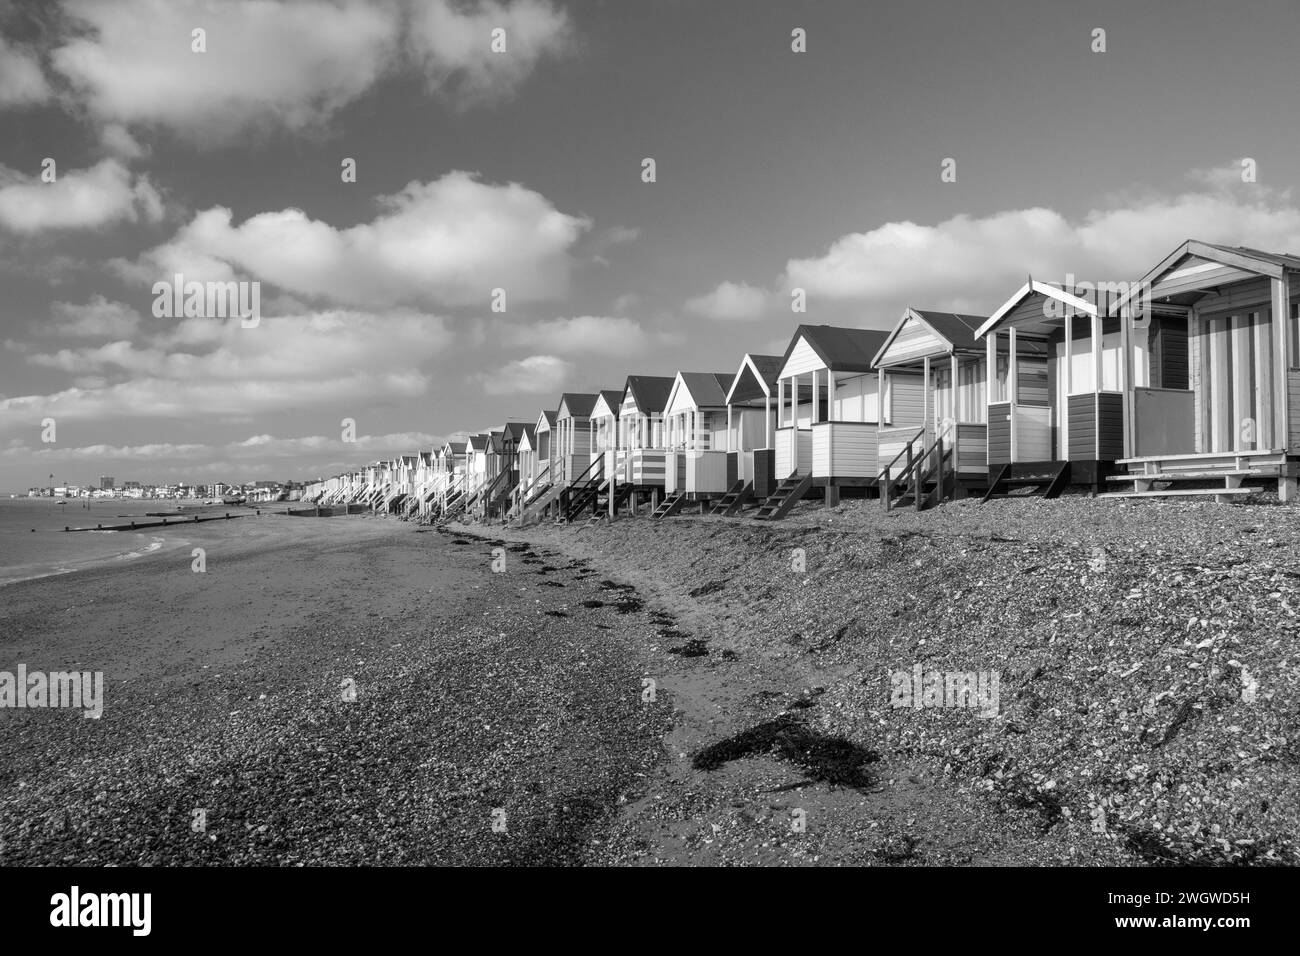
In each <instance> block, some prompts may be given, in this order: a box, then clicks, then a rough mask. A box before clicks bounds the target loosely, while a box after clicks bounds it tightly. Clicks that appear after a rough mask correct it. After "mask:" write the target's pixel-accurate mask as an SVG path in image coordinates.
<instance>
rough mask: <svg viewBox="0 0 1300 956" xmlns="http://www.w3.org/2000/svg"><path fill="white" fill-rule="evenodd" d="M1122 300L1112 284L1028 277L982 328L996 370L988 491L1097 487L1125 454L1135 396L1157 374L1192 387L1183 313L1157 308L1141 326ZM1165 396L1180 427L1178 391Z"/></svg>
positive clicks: (1163, 413) (990, 393) (990, 390)
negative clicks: (1127, 317)
mask: <svg viewBox="0 0 1300 956" xmlns="http://www.w3.org/2000/svg"><path fill="white" fill-rule="evenodd" d="M1125 285H1127V284H1125ZM1118 306H1119V301H1118V299H1117V298H1116V297H1115V296H1114V295H1113V294H1112V290H1109V289H1103V288H1099V287H1096V286H1094V287H1091V288H1088V289H1086V290H1084V289H1079V288H1070V289H1066V288H1063V287H1062V286H1061V285H1058V284H1056V283H1047V282H1041V281H1039V280H1036V279H1034V278H1032V277H1030V279H1029V280H1028V281H1027V282H1026V283H1025V284H1024V285H1023V286H1021V287H1020V289H1019V290H1018V291H1017V292H1016V293H1015V294H1014V295H1012V296H1011V298H1010V299H1008V300H1007V301H1006V302H1005V303H1004V304H1003V305H1002V306H1001V307H1000V308H999V309H998V310H997V311H996V312H994V314H993V315H992V316H990V317H989V319H988V320H987V321H986V322H984V323H983V324H982V325H981V326H980V328H979V329H978V330H977V332H976V337H977V338H978V339H982V340H983V344H984V346H985V350H986V351H985V356H986V358H985V365H986V368H987V369H988V370H989V375H988V382H987V386H986V400H987V406H988V412H987V415H988V445H987V448H988V451H987V454H988V463H989V479H988V480H989V494H990V496H999V495H1001V494H1003V493H1006V492H1009V491H1011V490H1012V489H1014V488H1015V487H1017V486H1032V487H1033V488H1036V490H1037V492H1038V493H1040V494H1043V495H1045V496H1047V497H1053V496H1055V495H1057V494H1060V492H1061V490H1062V489H1063V488H1064V487H1065V486H1067V485H1069V484H1082V485H1088V486H1090V487H1091V488H1092V489H1093V490H1094V491H1096V490H1099V489H1100V488H1102V487H1103V485H1104V482H1105V479H1106V477H1107V476H1108V475H1109V474H1110V473H1111V472H1112V471H1113V470H1114V468H1115V464H1116V462H1119V461H1121V460H1123V459H1124V458H1125V457H1126V448H1127V447H1128V443H1129V438H1127V437H1126V433H1127V431H1128V424H1127V423H1128V421H1129V420H1130V415H1129V413H1128V412H1127V411H1126V409H1127V407H1128V406H1129V404H1130V399H1131V397H1132V395H1133V394H1134V393H1135V392H1136V391H1137V390H1146V392H1144V394H1147V393H1149V392H1150V390H1151V385H1152V381H1153V378H1154V379H1158V380H1160V381H1161V382H1162V383H1164V384H1165V385H1169V386H1171V387H1170V388H1168V389H1163V388H1162V389H1161V391H1167V392H1171V393H1172V392H1177V391H1186V388H1185V386H1186V382H1187V375H1188V369H1187V321H1186V318H1185V317H1182V316H1177V317H1175V316H1172V315H1170V314H1168V311H1169V310H1167V309H1165V310H1158V312H1160V313H1161V314H1156V315H1154V316H1153V317H1152V318H1151V320H1150V323H1149V325H1147V326H1146V327H1145V328H1143V329H1141V333H1140V334H1135V332H1136V331H1137V330H1135V329H1134V328H1133V326H1132V323H1131V322H1125V321H1122V320H1121V318H1120V317H1119V316H1118V314H1115V309H1116V308H1117V307H1118ZM1153 345H1154V347H1155V349H1156V350H1157V352H1156V361H1155V362H1153V361H1152V355H1153V352H1152V348H1153ZM1179 384H1182V385H1183V386H1184V388H1183V389H1179V388H1177V385H1179ZM1159 404H1160V408H1161V410H1160V411H1159V413H1157V414H1155V415H1154V416H1153V417H1155V418H1159V419H1160V420H1162V421H1166V422H1169V425H1170V427H1171V428H1176V427H1177V425H1176V420H1177V418H1178V415H1177V411H1178V408H1179V407H1180V406H1179V398H1178V396H1177V395H1172V394H1170V395H1162V396H1161V397H1160V399H1159Z"/></svg>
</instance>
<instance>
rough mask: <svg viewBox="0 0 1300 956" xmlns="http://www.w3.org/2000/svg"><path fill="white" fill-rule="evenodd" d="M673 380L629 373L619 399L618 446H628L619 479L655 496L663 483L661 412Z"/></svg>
mask: <svg viewBox="0 0 1300 956" xmlns="http://www.w3.org/2000/svg"><path fill="white" fill-rule="evenodd" d="M673 381H674V379H673V378H672V377H670V376H664V375H629V376H628V377H627V382H626V383H624V385H623V398H622V401H621V402H620V403H619V414H618V428H619V447H621V448H626V449H627V458H626V463H627V473H626V475H624V476H620V480H624V481H626V482H627V483H628V484H630V485H632V486H633V487H634V488H636V489H637V490H638V491H639V492H640V491H645V492H648V493H651V494H652V495H656V496H657V494H658V493H659V492H662V490H663V487H664V458H665V451H664V423H663V413H664V408H665V407H666V406H667V404H668V393H669V392H671V391H672V388H673Z"/></svg>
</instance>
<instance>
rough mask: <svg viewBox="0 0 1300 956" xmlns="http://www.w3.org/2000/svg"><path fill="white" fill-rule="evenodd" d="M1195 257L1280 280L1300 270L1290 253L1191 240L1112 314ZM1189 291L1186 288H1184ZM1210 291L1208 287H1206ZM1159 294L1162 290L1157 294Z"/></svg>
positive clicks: (1125, 296) (1118, 301) (1116, 305)
mask: <svg viewBox="0 0 1300 956" xmlns="http://www.w3.org/2000/svg"><path fill="white" fill-rule="evenodd" d="M1189 256H1195V257H1196V258H1198V259H1204V260H1205V261H1206V262H1210V263H1216V264H1218V265H1221V266H1225V267H1227V268H1230V269H1240V270H1242V271H1244V272H1249V273H1253V274H1254V275H1258V276H1267V277H1269V278H1271V279H1280V278H1282V276H1283V275H1284V274H1285V273H1287V272H1300V256H1294V255H1291V254H1290V253H1278V252H1263V251H1261V250H1259V249H1251V248H1249V247H1247V246H1223V245H1217V244H1215V243H1212V242H1201V241H1199V240H1196V239H1188V240H1187V241H1186V242H1184V243H1183V244H1182V245H1181V246H1179V247H1178V248H1177V249H1175V250H1174V251H1173V252H1171V253H1170V254H1169V255H1167V256H1165V258H1164V259H1162V260H1160V262H1159V263H1158V264H1157V265H1156V267H1155V268H1154V269H1152V270H1151V271H1150V272H1148V273H1147V274H1146V275H1145V276H1143V277H1142V279H1141V280H1140V281H1139V282H1137V283H1135V284H1134V285H1133V286H1132V287H1130V289H1129V291H1128V292H1126V293H1125V294H1123V295H1121V296H1120V297H1119V298H1118V299H1116V300H1115V302H1114V303H1113V304H1112V305H1111V308H1110V314H1112V315H1115V314H1118V313H1119V311H1120V309H1122V308H1123V307H1124V306H1126V305H1127V304H1128V303H1129V302H1130V301H1131V300H1132V299H1133V298H1134V297H1136V296H1137V295H1139V294H1140V293H1141V292H1143V291H1144V290H1145V289H1146V288H1148V287H1149V286H1154V285H1156V284H1157V283H1158V282H1159V281H1160V279H1161V278H1162V277H1164V276H1165V275H1166V274H1167V273H1169V272H1171V271H1174V270H1175V267H1176V266H1177V265H1178V264H1179V263H1180V262H1181V261H1182V260H1183V259H1185V258H1187V257H1189ZM1184 291H1186V290H1184ZM1206 291H1208V290H1206ZM1157 295H1158V293H1157Z"/></svg>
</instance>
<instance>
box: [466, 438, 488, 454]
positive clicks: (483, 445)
mask: <svg viewBox="0 0 1300 956" xmlns="http://www.w3.org/2000/svg"><path fill="white" fill-rule="evenodd" d="M469 447H470V448H471V449H472V450H474V451H487V447H488V436H487V435H470V436H469Z"/></svg>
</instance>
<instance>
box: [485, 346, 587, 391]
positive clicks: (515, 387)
mask: <svg viewBox="0 0 1300 956" xmlns="http://www.w3.org/2000/svg"><path fill="white" fill-rule="evenodd" d="M572 373H573V366H572V365H571V364H570V363H568V362H566V361H564V359H561V358H557V357H556V356H554V355H530V356H529V357H528V358H525V359H519V360H518V361H515V362H508V363H506V364H505V365H503V366H501V367H500V368H498V369H495V370H493V371H491V372H486V373H482V374H480V375H477V376H474V379H473V380H474V381H475V382H477V383H478V385H479V387H481V388H482V389H483V391H484V393H486V394H488V395H537V394H541V393H543V392H559V391H561V390H562V386H563V385H564V383H565V381H566V380H567V379H568V377H569V376H570V375H571V374H572Z"/></svg>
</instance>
